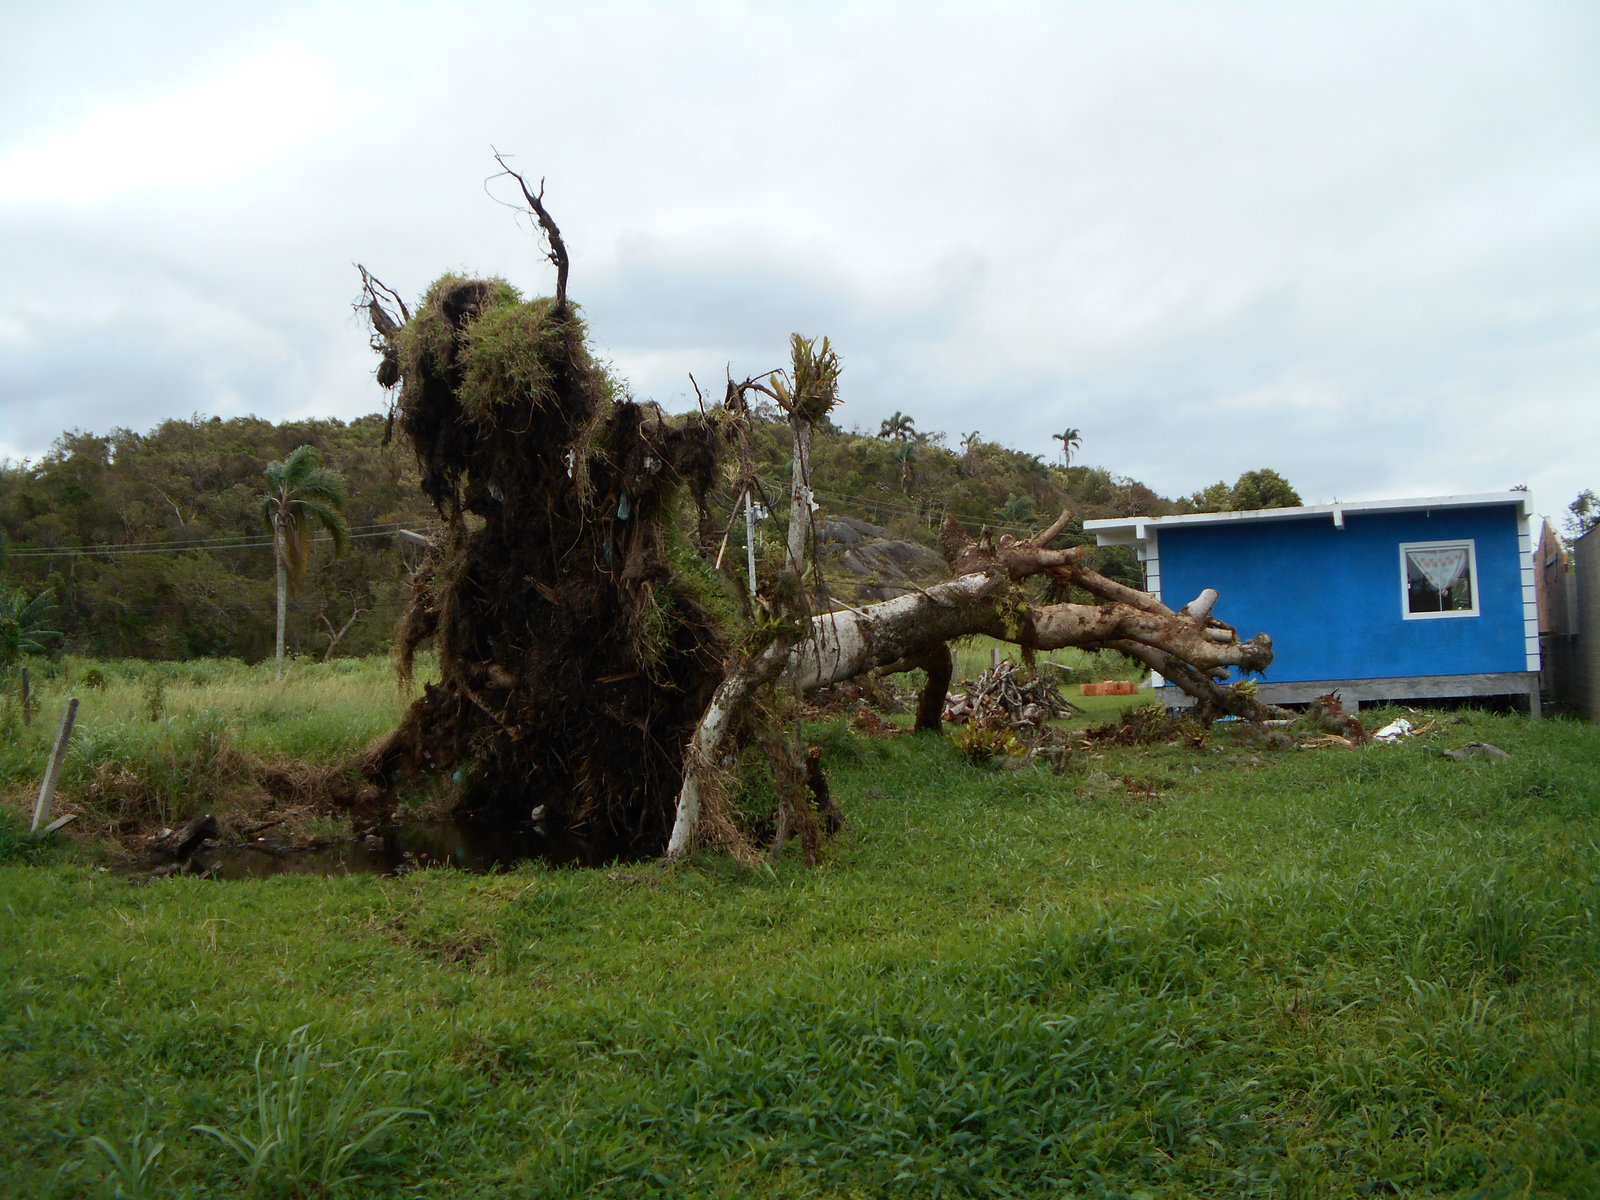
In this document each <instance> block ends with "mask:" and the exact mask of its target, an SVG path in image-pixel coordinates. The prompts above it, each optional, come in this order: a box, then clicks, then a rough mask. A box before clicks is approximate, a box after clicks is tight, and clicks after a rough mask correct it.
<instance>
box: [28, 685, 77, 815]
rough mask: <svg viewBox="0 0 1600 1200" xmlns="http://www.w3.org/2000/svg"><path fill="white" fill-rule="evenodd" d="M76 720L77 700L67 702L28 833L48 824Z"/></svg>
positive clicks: (73, 698)
mask: <svg viewBox="0 0 1600 1200" xmlns="http://www.w3.org/2000/svg"><path fill="white" fill-rule="evenodd" d="M77 719H78V698H77V697H76V696H74V697H72V699H70V700H68V701H67V711H66V712H64V713H62V714H61V732H60V733H58V734H56V748H55V751H54V753H52V754H51V755H50V765H49V766H48V767H47V768H45V773H44V782H43V783H42V784H40V785H39V801H38V803H37V804H35V805H34V806H33V825H32V827H31V828H30V829H29V832H30V833H38V832H39V827H40V826H41V825H45V824H48V823H49V820H50V803H51V801H53V800H54V799H55V798H56V780H58V779H60V778H61V764H62V763H63V762H65V761H66V758H67V743H68V742H70V741H71V740H72V726H73V723H74V722H75V721H77Z"/></svg>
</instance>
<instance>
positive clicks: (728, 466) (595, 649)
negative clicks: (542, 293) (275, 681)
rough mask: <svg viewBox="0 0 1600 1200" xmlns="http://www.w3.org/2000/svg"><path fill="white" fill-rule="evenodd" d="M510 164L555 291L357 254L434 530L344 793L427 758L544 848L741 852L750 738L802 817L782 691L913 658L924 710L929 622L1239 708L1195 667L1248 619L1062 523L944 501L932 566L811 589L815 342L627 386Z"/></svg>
mask: <svg viewBox="0 0 1600 1200" xmlns="http://www.w3.org/2000/svg"><path fill="white" fill-rule="evenodd" d="M502 165H503V164H502ZM507 174H508V175H509V176H510V178H512V179H514V180H515V181H516V183H517V184H518V185H519V186H520V187H521V191H522V195H523V198H524V199H525V201H526V203H527V206H528V209H529V210H530V211H531V213H532V215H533V216H534V217H535V219H536V220H537V221H538V223H539V225H540V227H541V228H542V231H543V234H544V237H545V238H546V240H547V243H548V246H549V257H550V259H551V261H552V262H553V263H554V264H555V266H556V272H557V283H556V294H555V295H554V296H553V297H543V298H536V299H531V300H530V299H524V298H523V297H522V296H521V295H520V294H519V293H518V292H517V290H516V289H515V288H513V287H512V286H511V285H510V284H508V283H507V282H505V281H504V280H501V279H469V278H464V277H460V276H454V275H447V276H445V277H444V278H442V279H440V280H439V281H438V282H436V283H435V284H434V285H433V287H432V288H431V289H429V291H428V292H427V294H426V295H425V296H424V297H423V298H422V301H421V303H420V304H419V305H418V307H417V310H416V312H415V313H412V312H411V311H410V310H409V309H408V308H407V306H406V305H405V304H404V302H403V301H402V300H401V299H400V297H399V296H398V295H397V294H395V293H394V292H393V291H392V290H390V289H389V288H387V287H386V286H385V285H383V284H382V283H381V282H379V281H378V280H377V279H376V278H375V277H373V276H372V275H370V274H369V273H367V272H366V271H365V270H363V271H362V279H363V283H364V296H363V304H364V306H365V308H366V310H367V312H368V314H369V316H370V319H371V322H372V327H373V346H374V349H375V350H377V351H378V352H379V354H380V356H381V363H380V366H379V369H378V378H379V380H380V382H382V383H384V384H385V385H386V386H398V387H399V389H400V391H399V396H398V400H397V402H396V409H395V415H396V416H397V417H398V423H399V427H400V430H401V433H402V435H403V436H404V438H405V439H406V440H407V441H408V442H409V443H410V445H411V447H412V449H413V450H414V451H415V453H416V455H417V458H418V460H419V462H420V464H421V468H422V486H423V488H424V490H425V491H426V492H427V494H428V496H429V497H430V498H431V499H432V501H433V503H434V504H435V506H436V507H437V508H438V510H439V512H440V514H441V516H442V517H443V518H444V520H445V523H446V530H447V532H446V533H445V535H444V536H443V537H442V538H441V539H439V541H438V542H437V544H436V545H435V547H434V548H433V550H432V551H430V553H429V555H428V556H427V558H426V559H425V560H424V563H423V565H422V567H421V568H420V569H419V570H418V572H417V574H416V577H415V580H414V583H413V590H412V597H411V602H410V605H409V608H408V610H407V612H406V613H405V614H404V615H403V617H402V619H401V622H400V625H399V628H398V630H397V655H398V660H399V666H400V670H401V673H402V676H403V677H406V676H408V675H409V673H410V670H411V666H412V661H413V657H414V655H415V653H416V651H417V649H418V647H419V646H421V645H422V643H423V642H424V641H426V640H428V639H432V640H433V641H434V642H435V643H436V646H437V650H438V658H439V679H438V681H437V682H436V683H432V684H429V685H428V686H427V687H426V688H425V689H424V690H423V693H422V695H421V696H420V698H418V699H417V700H416V701H415V703H414V704H413V705H412V707H411V708H410V709H409V711H408V712H407V714H406V715H405V717H404V718H403V719H402V721H401V722H400V724H399V726H398V727H397V728H396V729H395V730H394V731H393V732H392V733H391V734H390V735H388V736H387V737H386V738H384V739H383V740H382V741H381V742H380V743H378V744H377V745H376V746H375V747H374V748H373V749H372V750H371V751H369V752H368V754H367V755H366V756H365V757H364V759H363V762H362V768H363V772H364V774H365V777H366V779H367V781H368V784H369V786H368V787H367V788H366V789H365V792H364V802H365V803H366V804H368V805H369V806H372V807H373V808H374V809H375V810H379V811H382V810H383V809H385V808H386V807H387V806H388V805H389V804H390V803H391V802H392V799H393V797H394V795H395V793H396V790H397V789H398V788H399V787H401V786H402V785H403V784H405V782H406V781H407V780H410V779H414V778H415V777H416V776H419V775H425V776H429V777H432V778H434V779H436V780H440V781H445V782H446V784H447V786H448V787H450V788H451V789H452V790H453V796H454V801H455V804H456V806H457V808H458V809H459V810H460V811H463V812H467V813H470V814H472V815H474V816H476V817H479V818H483V819H486V820H490V821H496V822H503V823H506V824H508V825H511V824H521V823H524V822H526V821H527V820H528V819H529V816H530V813H531V812H533V810H535V809H542V811H541V813H540V815H541V818H542V820H543V823H544V825H545V827H546V828H547V829H548V830H549V831H550V833H551V835H552V837H553V839H555V840H556V841H557V842H558V843H560V842H565V843H567V847H568V848H567V850H566V851H565V852H567V853H572V854H574V855H575V856H582V857H586V858H589V859H591V860H599V859H607V858H612V857H619V856H620V857H640V856H646V855H652V854H659V853H661V852H662V851H663V850H667V851H668V852H669V854H671V855H674V856H675V855H678V854H682V853H684V852H685V851H686V850H687V849H688V848H689V847H691V846H692V845H693V844H694V841H695V839H696V837H697V836H700V837H704V836H707V835H708V834H709V836H711V837H712V838H714V839H716V840H719V841H721V842H722V843H724V844H725V845H727V846H729V848H730V849H733V850H734V851H735V853H739V852H740V849H741V847H743V849H744V851H745V852H748V851H749V848H750V846H751V841H750V838H749V835H750V834H751V833H752V832H754V831H753V830H752V829H751V828H749V827H748V826H749V824H750V820H749V817H748V813H746V814H745V815H744V817H743V818H742V819H743V821H744V823H745V825H746V828H744V829H742V830H741V829H740V828H739V827H738V826H739V823H740V822H739V820H736V819H734V818H732V817H730V812H731V811H732V810H731V808H730V806H729V805H728V804H727V803H726V793H727V790H728V786H729V783H730V776H731V773H732V772H733V771H735V770H737V768H738V766H739V764H740V763H742V762H743V763H748V762H749V761H750V759H751V756H752V755H753V756H755V758H756V759H757V760H760V761H762V762H764V763H765V764H766V765H765V767H764V768H763V769H762V770H761V771H760V774H761V775H762V776H763V778H764V779H765V780H767V781H768V783H769V786H770V785H771V784H772V783H773V781H775V783H776V793H777V796H778V807H779V809H780V816H782V813H783V811H786V812H787V814H788V816H789V817H790V818H791V820H789V821H787V822H786V821H785V820H782V819H778V820H775V822H774V824H775V825H776V826H777V828H778V829H779V830H780V836H781V831H783V830H784V829H785V827H786V825H792V826H796V827H797V832H799V833H801V835H802V836H804V835H805V833H806V831H807V830H810V831H811V833H812V834H815V831H816V830H817V829H818V827H819V825H820V821H819V819H818V818H819V814H818V813H817V811H816V808H815V802H816V800H817V799H818V797H819V793H825V787H819V780H818V771H817V769H816V762H815V756H814V755H813V756H812V758H811V761H810V763H809V764H808V763H807V762H806V760H805V758H804V756H803V755H802V754H801V753H800V750H801V748H800V747H799V746H797V744H796V742H795V740H794V738H793V736H792V730H793V728H794V724H795V711H794V708H793V705H792V703H789V702H786V701H785V700H784V697H785V696H791V697H792V696H795V695H798V694H800V693H802V692H804V691H806V690H809V689H813V688H816V687H820V686H822V685H826V684H830V683H835V682H839V681H842V680H845V679H849V678H851V677H852V676H855V675H858V674H861V673H863V672H867V671H871V670H905V669H909V668H910V667H922V668H924V669H925V670H926V678H927V684H926V686H925V689H924V693H923V696H922V698H921V702H920V704H919V707H918V725H919V726H920V727H930V726H931V727H937V725H938V721H939V713H940V711H941V709H942V707H943V702H944V694H945V691H946V689H947V688H948V685H949V681H950V653H949V650H948V643H949V642H950V641H951V640H952V639H955V638H959V637H962V636H966V635H969V634H977V633H983V634H989V635H991V636H994V637H997V638H1002V639H1005V640H1008V641H1011V642H1014V643H1016V644H1017V645H1019V646H1021V647H1023V648H1025V649H1033V650H1050V649H1056V648H1059V647H1066V646H1079V647H1113V648H1115V649H1118V650H1121V651H1123V652H1124V653H1126V654H1129V655H1131V656H1133V657H1135V658H1138V659H1139V660H1141V661H1143V662H1144V663H1146V664H1147V665H1149V666H1150V667H1152V668H1153V669H1156V670H1159V671H1161V672H1162V673H1163V674H1164V675H1166V676H1167V678H1169V679H1171V680H1172V681H1173V682H1175V683H1177V684H1178V685H1179V686H1181V687H1183V688H1185V689H1186V690H1188V691H1190V692H1192V693H1193V694H1195V695H1196V696H1198V697H1200V698H1201V699H1202V701H1203V702H1204V703H1206V704H1207V705H1210V706H1211V707H1212V708H1213V709H1214V710H1217V711H1230V712H1241V713H1246V714H1249V715H1260V708H1261V706H1259V705H1258V704H1256V702H1255V701H1254V699H1253V697H1252V696H1251V694H1250V689H1248V688H1238V687H1229V686H1225V685H1224V684H1222V683H1221V682H1220V680H1222V679H1224V678H1225V677H1226V676H1227V674H1228V670H1229V668H1234V667H1237V668H1242V669H1244V670H1246V671H1251V670H1256V671H1259V670H1261V669H1262V668H1264V667H1266V665H1267V664H1268V663H1269V662H1270V661H1271V658H1272V649H1271V642H1270V640H1269V639H1268V638H1267V637H1266V636H1265V635H1259V636H1257V637H1255V638H1253V639H1251V640H1249V641H1241V640H1240V639H1239V638H1238V636H1237V635H1236V634H1235V632H1234V631H1233V630H1232V629H1231V628H1229V627H1228V626H1226V625H1224V624H1222V623H1221V622H1219V621H1217V620H1215V619H1214V618H1213V617H1212V616H1211V612H1210V610H1211V606H1212V604H1213V603H1214V601H1215V595H1214V594H1213V593H1207V594H1205V595H1203V596H1201V597H1199V598H1197V599H1196V601H1195V602H1194V603H1192V604H1190V605H1189V606H1188V607H1187V608H1185V609H1182V610H1177V611H1174V610H1172V609H1169V608H1166V607H1165V606H1163V605H1162V604H1161V603H1160V602H1159V601H1157V600H1155V599H1154V598H1153V597H1151V596H1149V595H1147V594H1146V593H1143V592H1139V591H1136V590H1134V589H1131V588H1128V587H1126V586H1124V585H1121V584H1118V583H1116V582H1115V581H1113V580H1110V579H1107V578H1105V577H1103V576H1101V575H1099V574H1097V573H1096V572H1094V571H1093V570H1091V569H1090V568H1089V566H1088V565H1087V563H1086V562H1085V561H1084V552H1083V551H1082V549H1080V548H1074V549H1051V548H1050V547H1049V543H1050V542H1051V541H1052V540H1053V539H1054V537H1055V536H1056V535H1057V534H1058V533H1059V532H1060V530H1061V528H1062V527H1063V525H1064V520H1063V521H1059V522H1057V524H1056V525H1055V526H1052V528H1051V529H1049V530H1046V531H1045V532H1044V534H1042V535H1041V536H1040V537H1038V538H1035V539H1032V540H1031V541H1025V542H1016V541H1012V540H1010V539H1001V540H1000V541H999V542H994V541H992V540H991V539H990V538H988V536H987V535H986V534H985V535H982V536H980V538H979V539H978V540H976V541H974V540H973V539H972V538H970V537H969V536H967V535H966V534H965V533H964V532H963V531H962V530H960V529H959V528H958V527H956V526H955V525H953V524H948V525H947V526H946V528H945V530H944V539H943V542H944V544H943V549H944V552H945V555H946V558H947V559H948V560H949V563H950V566H951V569H952V573H953V578H951V579H950V581H949V582H946V583H943V584H939V585H937V586H934V587H930V588H927V589H925V590H920V591H915V592H913V593H911V594H907V595H904V596H901V597H899V598H897V599H893V600H888V601H885V602H882V603H878V604H873V605H870V606H868V607H866V608H861V609H854V608H848V607H844V608H837V607H834V609H833V610H832V611H828V609H829V608H830V607H832V606H829V605H828V604H827V602H826V590H825V589H824V588H819V587H818V584H819V583H820V580H818V579H817V578H816V577H815V576H814V575H813V577H812V578H811V579H810V580H809V581H807V580H805V578H804V567H805V564H804V562H803V560H802V555H801V549H800V548H801V547H803V544H804V543H803V537H804V529H805V527H806V526H807V525H809V522H810V507H811V506H810V503H809V490H808V489H809V479H808V477H807V474H808V470H807V466H806V461H805V446H806V443H807V435H808V433H809V429H810V425H811V423H812V422H814V421H815V420H816V419H819V417H820V416H821V415H823V414H825V413H826V411H827V409H828V407H830V406H831V404H832V403H833V401H834V400H835V399H836V384H837V376H838V369H837V360H836V359H834V358H833V357H832V355H831V352H829V350H828V348H827V346H826V343H824V344H823V346H822V348H821V350H820V352H819V350H818V348H817V347H816V345H815V344H814V343H811V342H806V341H803V340H802V339H800V338H798V337H796V338H795V339H794V353H795V359H794V363H793V365H792V366H791V368H790V369H789V370H788V371H787V372H769V373H768V374H767V375H765V376H760V377H756V378H754V379H747V380H745V381H744V382H743V383H738V384H736V383H734V382H733V381H732V380H731V379H730V381H729V384H728V388H727V392H726V397H725V399H724V402H723V403H721V404H719V405H715V406H711V407H708V406H706V405H704V404H702V405H701V407H700V410H699V411H697V412H692V413H690V414H688V415H687V416H682V417H677V418H669V417H668V416H667V415H666V414H664V413H663V412H662V410H661V409H659V408H658V407H657V406H655V405H654V404H649V403H639V402H636V401H635V400H633V399H632V398H631V397H630V396H628V395H627V394H626V392H625V391H624V390H623V389H622V388H621V387H620V386H619V385H618V383H617V382H616V380H615V379H613V378H612V377H611V375H610V374H609V373H608V372H607V371H606V370H605V369H604V368H603V367H602V366H601V365H600V364H598V363H597V362H595V361H594V359H593V358H592V357H591V356H590V354H589V351H588V349H587V346H586V340H585V330H584V325H583V322H582V320H581V318H580V316H579V313H578V311H577V309H576V308H575V306H573V305H572V304H571V303H570V302H569V301H568V300H567V296H566V285H567V263H568V259H567V252H566V248H565V246H564V244H563V242H562V239H561V235H560V232H559V230H558V228H557V227H556V224H555V222H554V221H553V220H552V219H551V217H550V215H549V213H548V212H547V210H546V209H545V207H544V205H543V202H542V199H543V194H542V189H541V191H540V192H539V193H535V192H533V191H532V190H531V189H530V188H529V187H528V186H527V185H526V183H525V182H524V181H523V179H522V178H521V177H520V176H518V175H515V174H513V173H510V172H507ZM763 381H766V382H763ZM752 392H764V393H766V395H767V396H769V397H772V398H773V399H774V400H776V401H778V402H779V404H780V407H782V408H783V410H784V411H785V413H787V414H788V416H789V418H790V421H791V424H792V425H793V427H794V430H795V435H796V436H795V441H796V458H797V463H796V472H795V481H794V494H793V497H792V507H791V524H790V546H789V548H788V552H787V554H786V555H785V560H784V563H783V565H782V567H781V568H779V569H778V570H776V571H774V572H771V573H770V575H771V578H770V579H768V580H767V581H765V582H764V583H763V586H762V588H761V591H760V594H759V595H757V596H756V597H754V598H751V597H748V596H747V595H746V594H745V592H744V591H743V589H742V588H740V587H738V586H737V585H736V584H735V583H734V581H733V578H732V576H733V574H735V573H736V572H730V574H729V575H724V574H722V573H721V572H720V571H719V570H718V567H719V566H720V564H721V555H720V553H716V551H717V542H718V534H719V532H720V529H719V525H718V521H719V520H720V518H721V516H722V513H721V511H718V512H717V513H716V516H715V517H713V508H714V507H715V502H714V493H715V492H716V491H717V490H718V489H719V488H721V487H724V486H726V485H730V484H731V485H732V487H733V490H734V491H735V494H740V493H741V492H742V491H743V489H744V488H745V486H747V485H750V484H751V482H752V481H751V479H750V476H749V474H748V471H747V470H746V469H744V465H743V464H742V463H740V462H738V461H737V460H738V458H739V455H738V454H737V448H738V446H739V445H740V441H741V436H742V430H743V429H744V427H745V426H744V422H746V421H748V420H749V407H748V404H747V399H748V397H749V396H750V394H751V393H752ZM730 460H733V461H730ZM732 507H733V508H734V509H735V511H736V510H737V505H736V504H735V505H734V506H732ZM731 524H732V520H731V517H730V520H729V526H730V527H731ZM725 540H726V539H725V538H724V543H725ZM713 558H715V559H716V565H714V564H713V561H712V559H713ZM1035 576H1045V577H1048V578H1049V579H1051V580H1052V581H1053V582H1055V583H1057V584H1060V585H1071V586H1073V587H1076V588H1080V589H1082V590H1083V591H1085V592H1087V593H1089V594H1090V596H1091V597H1092V599H1093V601H1094V602H1092V603H1056V604H1045V603H1040V602H1039V601H1037V600H1036V599H1033V598H1031V597H1030V594H1029V592H1028V591H1027V590H1025V587H1024V584H1025V582H1026V581H1027V580H1029V579H1030V578H1032V577H1035ZM813 607H815V608H816V610H817V611H815V612H813V611H812V609H813ZM775 685H776V686H775ZM808 767H809V770H808ZM808 785H809V791H808ZM823 815H824V816H825V815H826V814H823ZM807 849H808V852H811V851H813V849H814V844H813V842H811V841H808V842H807ZM558 852H560V851H558Z"/></svg>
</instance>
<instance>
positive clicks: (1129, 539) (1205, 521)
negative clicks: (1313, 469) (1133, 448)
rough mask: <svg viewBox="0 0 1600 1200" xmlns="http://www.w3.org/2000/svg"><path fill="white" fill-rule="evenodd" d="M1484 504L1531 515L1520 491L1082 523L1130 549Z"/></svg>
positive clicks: (1104, 541)
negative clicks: (1214, 530) (1167, 540)
mask: <svg viewBox="0 0 1600 1200" xmlns="http://www.w3.org/2000/svg"><path fill="white" fill-rule="evenodd" d="M1486 504H1515V505H1516V506H1517V510H1518V515H1519V516H1521V517H1522V518H1523V519H1526V518H1527V517H1528V516H1529V514H1530V513H1532V511H1533V497H1532V496H1531V495H1530V494H1529V493H1527V492H1523V491H1516V492H1481V493H1478V494H1476V495H1470V496H1423V497H1420V498H1418V499H1414V500H1352V501H1349V502H1347V503H1340V502H1338V501H1335V502H1334V503H1332V504H1307V505H1303V506H1301V507H1299V508H1252V509H1248V510H1246V511H1244V512H1214V513H1184V514H1182V515H1178V516H1171V517H1108V518H1105V519H1103V520H1099V521H1085V522H1084V523H1083V528H1084V530H1085V531H1086V532H1089V533H1092V534H1094V535H1095V541H1096V542H1097V543H1098V544H1099V545H1101V546H1131V545H1134V544H1135V543H1138V542H1142V541H1144V540H1146V538H1147V536H1148V533H1149V531H1150V530H1151V529H1167V528H1171V527H1172V526H1174V525H1230V524H1233V523H1235V522H1239V521H1244V522H1250V521H1289V520H1294V519H1295V518H1305V517H1328V518H1329V519H1331V520H1332V521H1333V524H1334V527H1335V528H1337V529H1343V528H1344V517H1345V514H1346V513H1394V512H1417V511H1421V510H1426V509H1435V508H1479V507H1482V506H1483V505H1486Z"/></svg>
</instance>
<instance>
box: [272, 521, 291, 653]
mask: <svg viewBox="0 0 1600 1200" xmlns="http://www.w3.org/2000/svg"><path fill="white" fill-rule="evenodd" d="M272 549H273V551H274V556H275V557H276V558H277V560H278V649H277V658H278V682H279V683H282V682H283V627H284V619H285V617H286V616H287V614H288V611H289V565H288V562H287V559H286V558H285V551H286V549H287V547H285V546H284V544H283V524H282V522H281V521H274V522H273V523H272Z"/></svg>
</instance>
